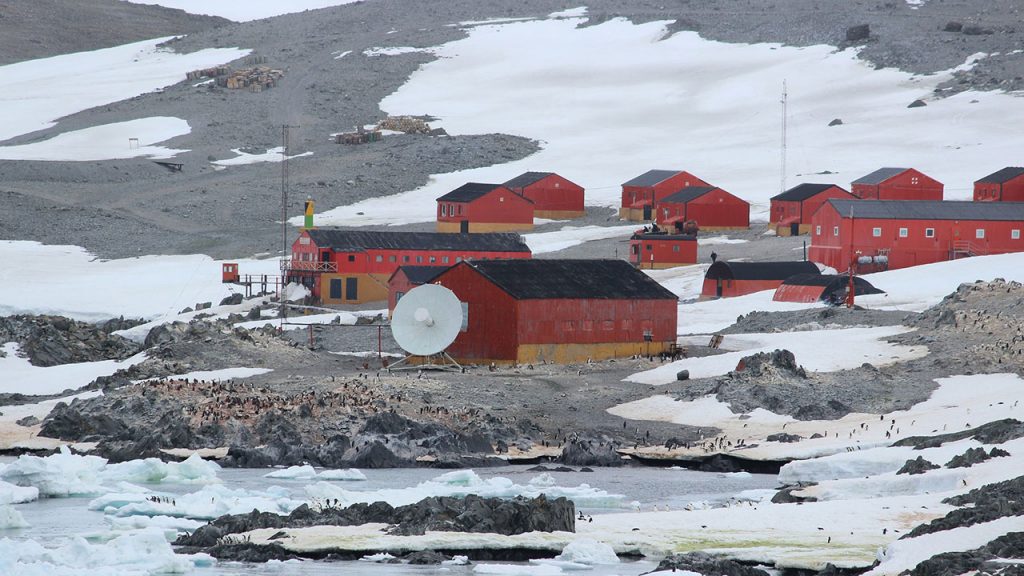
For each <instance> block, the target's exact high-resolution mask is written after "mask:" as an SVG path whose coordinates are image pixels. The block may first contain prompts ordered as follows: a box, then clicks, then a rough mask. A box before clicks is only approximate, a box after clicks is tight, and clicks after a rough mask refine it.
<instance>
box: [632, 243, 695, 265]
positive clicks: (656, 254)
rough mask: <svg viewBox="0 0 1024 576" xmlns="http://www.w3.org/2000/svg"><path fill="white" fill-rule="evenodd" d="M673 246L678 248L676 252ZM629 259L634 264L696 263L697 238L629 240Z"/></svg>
mask: <svg viewBox="0 0 1024 576" xmlns="http://www.w3.org/2000/svg"><path fill="white" fill-rule="evenodd" d="M675 247H678V248H679V251H678V252H677V251H676V250H674V248H675ZM629 261H630V263H632V264H633V265H634V266H639V265H641V264H643V265H645V266H651V265H652V264H653V265H657V264H696V263H697V240H695V239H694V240H655V239H653V238H638V239H635V240H630V241H629Z"/></svg>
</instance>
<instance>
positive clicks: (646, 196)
mask: <svg viewBox="0 0 1024 576" xmlns="http://www.w3.org/2000/svg"><path fill="white" fill-rule="evenodd" d="M688 186H711V184H708V183H707V182H705V181H703V180H701V179H700V178H698V177H696V176H694V175H693V174H690V173H689V172H687V171H685V170H648V171H647V172H644V173H643V174H641V175H639V176H637V177H636V178H633V179H632V180H630V181H629V182H626V183H625V184H623V185H622V207H621V208H619V218H622V219H624V220H631V221H634V222H647V221H649V220H653V219H654V209H655V207H656V206H657V204H658V202H661V200H662V199H663V198H665V197H666V196H671V195H672V194H673V193H675V192H676V191H678V190H679V189H681V188H686V187H688Z"/></svg>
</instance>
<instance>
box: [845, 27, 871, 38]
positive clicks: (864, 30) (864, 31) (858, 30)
mask: <svg viewBox="0 0 1024 576" xmlns="http://www.w3.org/2000/svg"><path fill="white" fill-rule="evenodd" d="M870 36H871V26H870V25H868V24H858V25H856V26H850V27H849V28H847V29H846V41H847V42H860V41H861V40H867V39H868V37H870Z"/></svg>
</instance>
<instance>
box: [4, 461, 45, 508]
mask: <svg viewBox="0 0 1024 576" xmlns="http://www.w3.org/2000/svg"><path fill="white" fill-rule="evenodd" d="M4 468H5V466H4V465H3V464H0V475H2V474H3V469H4ZM38 499H39V488H36V487H35V486H18V485H17V484H11V483H10V482H4V481H3V480H0V506H2V505H5V504H24V503H25V502H32V501H33V500H38Z"/></svg>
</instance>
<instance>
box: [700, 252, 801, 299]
mask: <svg viewBox="0 0 1024 576" xmlns="http://www.w3.org/2000/svg"><path fill="white" fill-rule="evenodd" d="M819 272H820V271H819V270H818V267H817V266H816V265H815V264H814V263H813V262H806V261H802V260H799V261H790V262H725V261H722V260H719V261H717V262H715V263H714V264H712V265H711V266H710V267H708V271H707V272H705V273H704V286H703V288H702V289H701V292H700V297H701V299H702V300H703V299H707V298H731V297H733V296H743V295H744V294H753V293H754V292H760V291H762V290H774V289H776V288H778V287H779V285H780V284H782V281H783V280H785V279H786V278H789V277H790V276H793V275H794V274H818V273H819Z"/></svg>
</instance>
